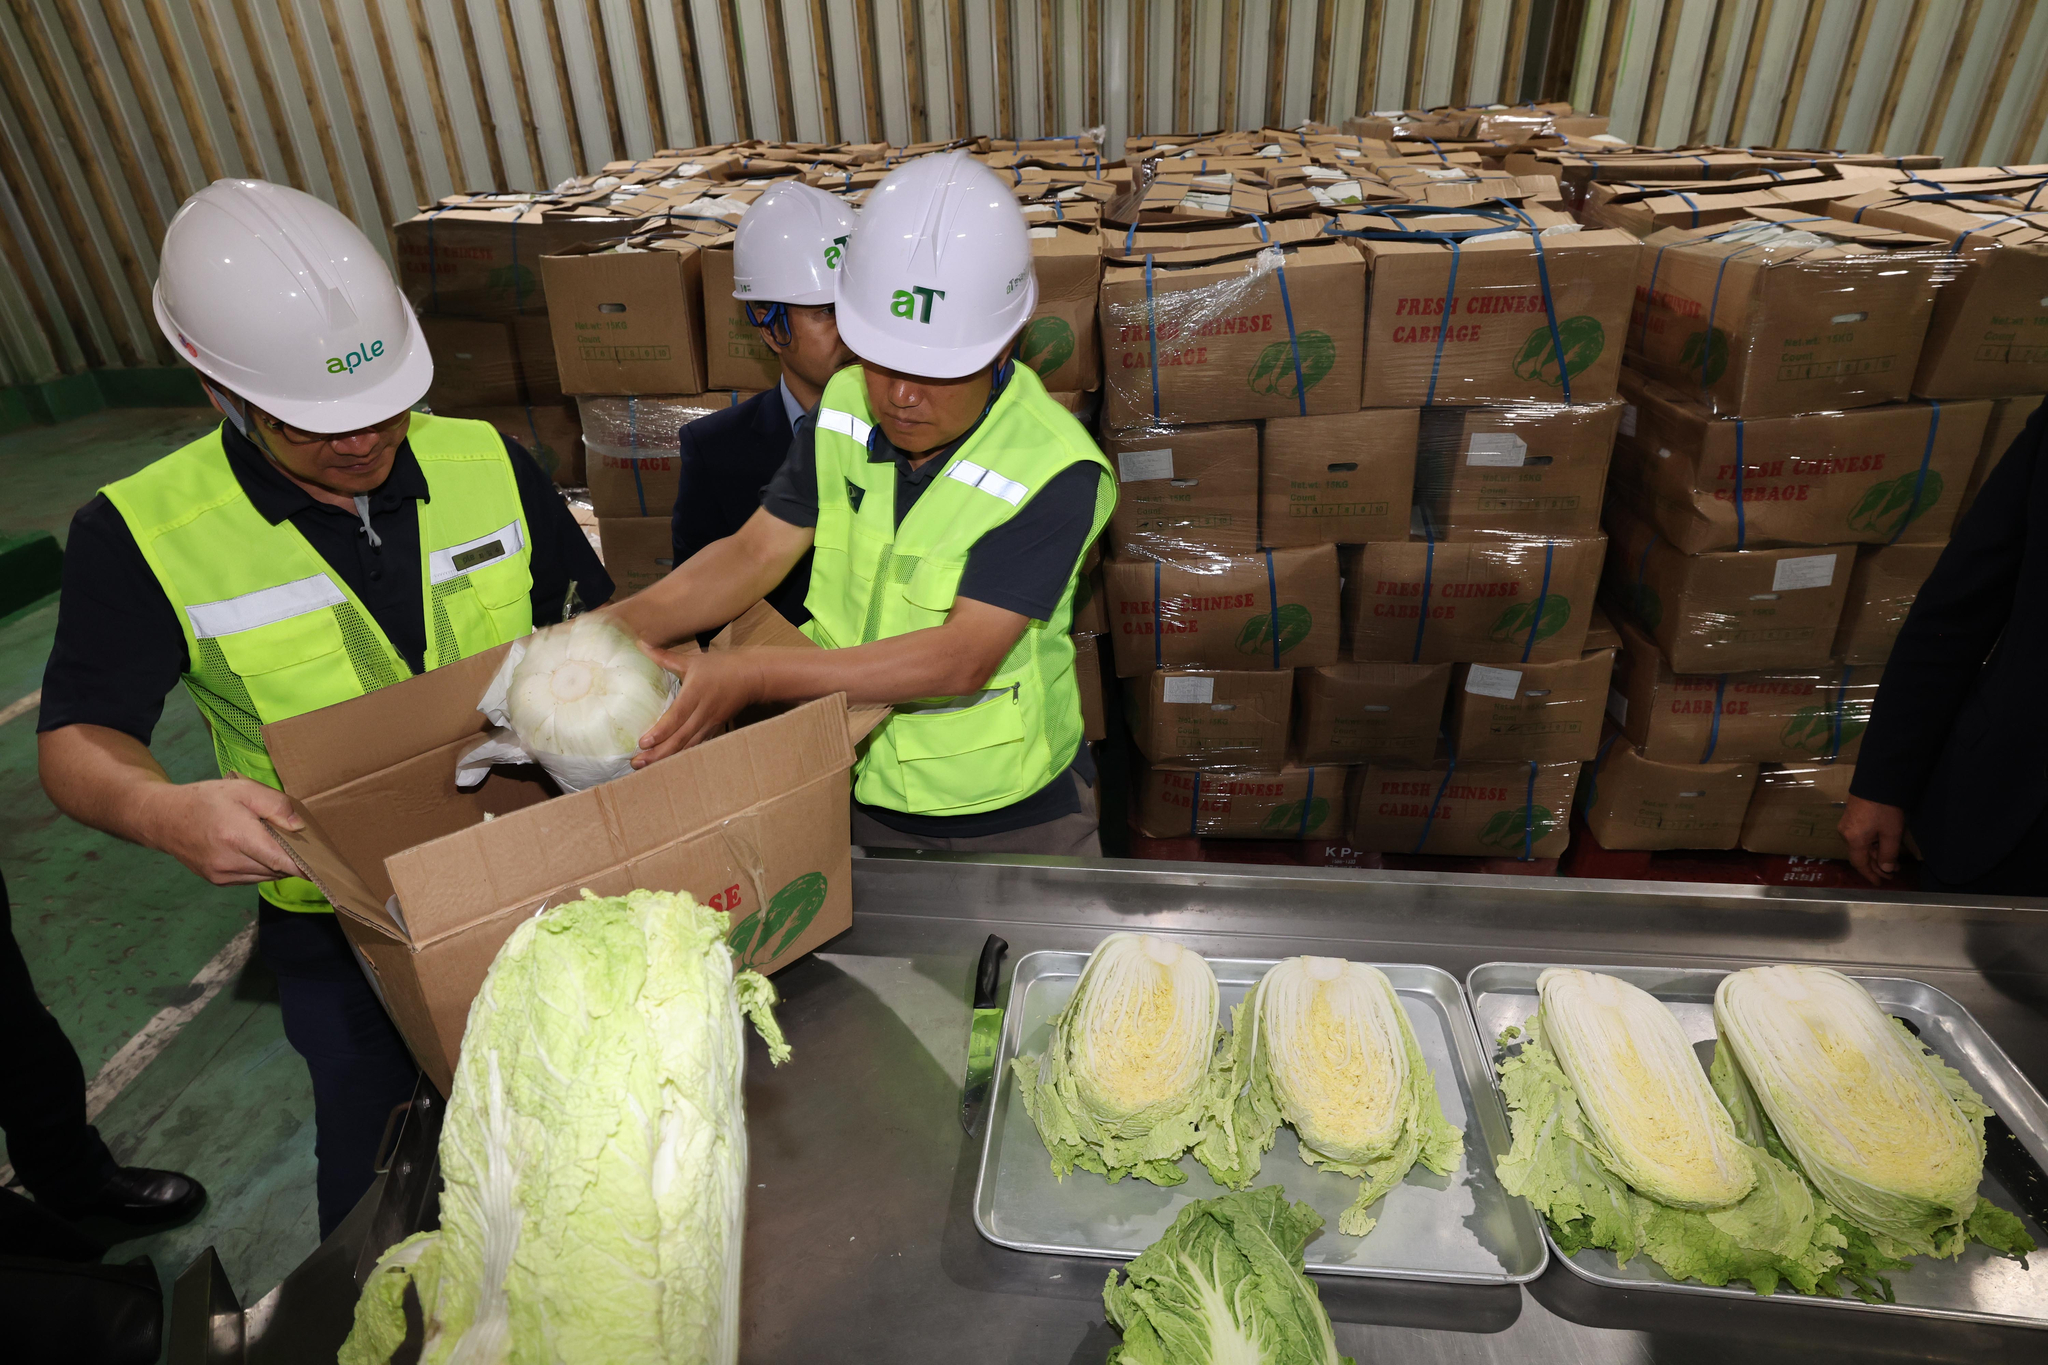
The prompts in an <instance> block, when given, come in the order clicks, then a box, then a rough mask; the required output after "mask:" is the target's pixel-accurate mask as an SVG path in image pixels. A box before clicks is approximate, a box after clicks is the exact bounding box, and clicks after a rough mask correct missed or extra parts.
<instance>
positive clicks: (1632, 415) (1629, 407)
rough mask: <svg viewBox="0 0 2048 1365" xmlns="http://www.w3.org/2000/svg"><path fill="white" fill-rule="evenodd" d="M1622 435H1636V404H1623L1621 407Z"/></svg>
mask: <svg viewBox="0 0 2048 1365" xmlns="http://www.w3.org/2000/svg"><path fill="white" fill-rule="evenodd" d="M1621 434H1622V435H1624V436H1633V435H1635V434H1636V405H1635V404H1634V403H1623V404H1622V405H1621Z"/></svg>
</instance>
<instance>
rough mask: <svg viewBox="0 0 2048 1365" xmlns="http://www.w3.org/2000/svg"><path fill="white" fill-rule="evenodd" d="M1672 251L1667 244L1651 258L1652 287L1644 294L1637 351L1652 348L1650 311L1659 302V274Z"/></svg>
mask: <svg viewBox="0 0 2048 1365" xmlns="http://www.w3.org/2000/svg"><path fill="white" fill-rule="evenodd" d="M1669 250H1671V243H1669V242H1666V243H1665V244H1664V245H1663V246H1660V247H1658V248H1657V254H1656V255H1654V256H1652V257H1651V258H1650V287H1649V289H1647V290H1646V291H1644V293H1643V327H1642V331H1641V333H1640V334H1639V335H1638V336H1637V338H1636V349H1637V350H1638V351H1646V350H1648V349H1649V347H1650V309H1651V308H1652V307H1653V306H1655V304H1656V302H1657V272H1658V271H1659V270H1662V269H1663V268H1664V253H1665V252H1667V251H1669Z"/></svg>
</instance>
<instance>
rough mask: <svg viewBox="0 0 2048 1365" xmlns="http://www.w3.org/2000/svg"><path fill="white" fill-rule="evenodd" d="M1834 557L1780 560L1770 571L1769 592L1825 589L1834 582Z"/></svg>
mask: <svg viewBox="0 0 2048 1365" xmlns="http://www.w3.org/2000/svg"><path fill="white" fill-rule="evenodd" d="M1835 559H1836V556H1834V555H1801V556H1799V557H1798V558H1797V559H1781V560H1779V561H1778V563H1777V567H1776V568H1774V569H1773V570H1772V571H1771V591H1772V592H1788V591H1790V590H1791V589H1793V588H1825V587H1827V586H1828V585H1829V584H1830V583H1833V582H1834V581H1835Z"/></svg>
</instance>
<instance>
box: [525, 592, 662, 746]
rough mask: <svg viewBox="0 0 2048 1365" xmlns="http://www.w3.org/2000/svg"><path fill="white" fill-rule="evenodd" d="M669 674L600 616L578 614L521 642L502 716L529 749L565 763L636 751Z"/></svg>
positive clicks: (653, 717) (654, 714) (658, 712)
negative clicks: (556, 756)
mask: <svg viewBox="0 0 2048 1365" xmlns="http://www.w3.org/2000/svg"><path fill="white" fill-rule="evenodd" d="M668 698H669V675H668V674H666V673H664V672H663V671H662V670H661V667H660V665H658V664H656V663H655V662H654V661H653V660H652V659H650V658H648V657H647V656H646V655H645V654H643V653H641V652H640V648H639V646H638V645H636V644H635V643H634V642H633V637H632V636H630V635H628V634H627V633H626V632H625V631H623V630H620V629H619V628H618V627H617V626H615V625H612V624H611V623H610V622H609V621H608V620H606V619H605V618H604V617H602V616H595V615H586V616H578V617H576V618H575V619H574V620H571V621H567V622H564V623H563V624H561V625H559V626H549V627H548V628H547V629H545V630H542V631H539V632H537V633H535V635H534V636H533V638H532V639H530V640H528V641H527V642H526V653H525V656H524V657H523V658H521V659H520V660H519V663H518V665H517V666H516V667H515V668H514V669H513V670H512V680H511V686H510V687H509V689H508V690H507V692H506V694H505V714H506V717H507V719H508V720H509V721H510V722H511V725H512V730H513V733H515V734H517V735H518V736H519V739H520V741H521V742H522V743H523V744H525V745H526V746H527V747H528V748H531V749H533V750H535V751H536V752H538V753H543V754H559V755H562V756H564V757H571V758H616V757H619V756H621V755H628V756H630V755H631V754H633V753H635V752H636V751H637V750H638V749H639V745H640V736H641V735H643V734H645V733H646V732H647V727H648V726H650V725H652V724H654V722H655V721H656V720H657V719H659V718H660V716H661V713H662V711H663V710H664V709H665V708H666V707H667V705H668Z"/></svg>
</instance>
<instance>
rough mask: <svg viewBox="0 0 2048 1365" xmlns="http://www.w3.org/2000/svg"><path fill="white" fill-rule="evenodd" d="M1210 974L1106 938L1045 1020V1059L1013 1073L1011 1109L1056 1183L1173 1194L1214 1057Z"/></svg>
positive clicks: (1177, 953)
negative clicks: (1108, 1184) (1085, 1181)
mask: <svg viewBox="0 0 2048 1365" xmlns="http://www.w3.org/2000/svg"><path fill="white" fill-rule="evenodd" d="M1217 1008H1218V994H1217V989H1216V973H1215V972H1213V971H1211V970H1210V968H1209V964H1208V963H1207V962H1205V961H1203V960H1202V957H1201V954H1199V953H1194V952H1190V951H1189V950H1187V949H1186V948H1183V947H1181V946H1180V945H1179V944H1177V943H1174V942H1172V941H1171V940H1169V939H1163V938H1157V937H1154V936H1153V935H1151V934H1111V935H1110V936H1109V937H1108V938H1105V939H1104V940H1103V941H1102V942H1101V943H1100V944H1099V945H1098V946H1097V947H1096V949H1095V951H1094V952H1093V953H1092V954H1090V956H1089V958H1088V963H1087V965H1086V966H1085V967H1083V968H1082V969H1081V977H1080V980H1079V981H1078V982H1076V983H1075V986H1074V994H1073V998H1072V999H1070V1000H1068V1001H1067V1004H1066V1007H1065V1008H1064V1009H1062V1010H1061V1011H1060V1012H1059V1013H1058V1014H1056V1015H1054V1016H1053V1018H1052V1037H1051V1038H1050V1039H1049V1040H1048V1042H1047V1044H1046V1049H1045V1052H1044V1054H1043V1055H1041V1056H1038V1057H1019V1058H1017V1059H1016V1060H1015V1061H1013V1062H1012V1063H1011V1064H1010V1065H1011V1070H1012V1074H1013V1075H1014V1076H1015V1077H1016V1080H1017V1093H1018V1098H1019V1099H1020V1100H1021V1101H1022V1103H1023V1105H1024V1110H1025V1112H1026V1113H1028V1114H1029V1115H1030V1116H1031V1121H1032V1123H1033V1124H1034V1125H1035V1126H1036V1127H1037V1129H1038V1135H1039V1137H1040V1138H1041V1139H1043V1140H1044V1142H1045V1146H1046V1150H1047V1151H1048V1152H1049V1153H1051V1155H1052V1168H1053V1171H1054V1172H1055V1173H1056V1174H1058V1175H1061V1176H1065V1175H1066V1174H1067V1172H1069V1171H1071V1170H1073V1169H1074V1168H1075V1167H1076V1166H1079V1167H1080V1168H1082V1169H1083V1170H1089V1171H1095V1172H1097V1173H1098V1174H1101V1175H1105V1176H1108V1177H1109V1178H1110V1179H1111V1180H1121V1179H1122V1178H1123V1177H1124V1176H1126V1175H1133V1174H1135V1175H1138V1176H1140V1177H1142V1178H1143V1179H1146V1180H1149V1181H1151V1182H1152V1183H1153V1184H1155V1185H1178V1184H1180V1183H1181V1182H1182V1181H1184V1180H1186V1179H1187V1175H1186V1173H1185V1172H1183V1171H1182V1170H1181V1169H1180V1167H1179V1166H1178V1165H1177V1164H1176V1163H1177V1162H1178V1161H1179V1159H1180V1157H1181V1154H1182V1153H1184V1152H1186V1151H1187V1150H1188V1149H1189V1148H1191V1147H1193V1146H1194V1145H1195V1141H1196V1137H1197V1124H1198V1123H1199V1121H1200V1119H1201V1116H1202V1113H1203V1110H1204V1107H1205V1105H1206V1104H1207V1102H1208V1098H1209V1077H1210V1063H1211V1060H1212V1059H1213V1058H1214V1056H1215V1052H1216V1042H1217V1031H1216V1014H1217Z"/></svg>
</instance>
